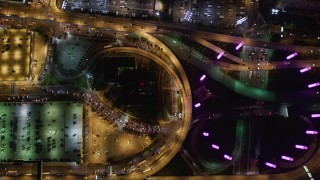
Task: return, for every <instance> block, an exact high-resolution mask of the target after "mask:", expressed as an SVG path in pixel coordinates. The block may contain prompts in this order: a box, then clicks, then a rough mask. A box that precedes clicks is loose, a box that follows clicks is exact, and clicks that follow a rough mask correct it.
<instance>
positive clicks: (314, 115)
mask: <svg viewBox="0 0 320 180" xmlns="http://www.w3.org/2000/svg"><path fill="white" fill-rule="evenodd" d="M311 117H312V118H320V114H311Z"/></svg>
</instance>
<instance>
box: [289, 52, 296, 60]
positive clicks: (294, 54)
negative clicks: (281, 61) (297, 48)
mask: <svg viewBox="0 0 320 180" xmlns="http://www.w3.org/2000/svg"><path fill="white" fill-rule="evenodd" d="M297 55H298V53H297V52H294V53H293V54H290V55H289V56H287V59H291V58H293V57H295V56H297Z"/></svg>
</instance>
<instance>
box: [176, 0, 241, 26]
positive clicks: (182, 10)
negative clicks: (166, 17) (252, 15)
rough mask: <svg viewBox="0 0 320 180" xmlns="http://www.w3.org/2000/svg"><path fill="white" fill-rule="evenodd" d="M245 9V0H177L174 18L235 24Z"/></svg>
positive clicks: (207, 23)
mask: <svg viewBox="0 0 320 180" xmlns="http://www.w3.org/2000/svg"><path fill="white" fill-rule="evenodd" d="M244 11H245V7H244V1H243V2H242V1H232V0H230V1H229V0H217V1H209V0H195V1H194V0H192V1H191V0H177V1H175V4H174V15H173V16H174V17H173V18H174V21H180V22H184V23H189V24H200V23H201V24H202V25H216V26H219V25H223V26H230V25H233V26H234V25H235V22H236V21H237V20H238V19H240V18H241V17H240V16H241V15H243V16H245V13H244Z"/></svg>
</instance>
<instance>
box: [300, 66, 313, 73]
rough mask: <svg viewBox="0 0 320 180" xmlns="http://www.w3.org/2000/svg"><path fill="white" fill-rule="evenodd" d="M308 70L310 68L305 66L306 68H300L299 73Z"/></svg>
mask: <svg viewBox="0 0 320 180" xmlns="http://www.w3.org/2000/svg"><path fill="white" fill-rule="evenodd" d="M310 70H311V67H306V68H303V69H300V73H304V72H307V71H310Z"/></svg>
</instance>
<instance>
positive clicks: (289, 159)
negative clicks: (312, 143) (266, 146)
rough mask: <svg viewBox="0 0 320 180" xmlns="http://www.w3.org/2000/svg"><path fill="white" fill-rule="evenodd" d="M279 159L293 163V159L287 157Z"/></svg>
mask: <svg viewBox="0 0 320 180" xmlns="http://www.w3.org/2000/svg"><path fill="white" fill-rule="evenodd" d="M281 159H284V160H286V161H293V158H292V157H288V156H281Z"/></svg>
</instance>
